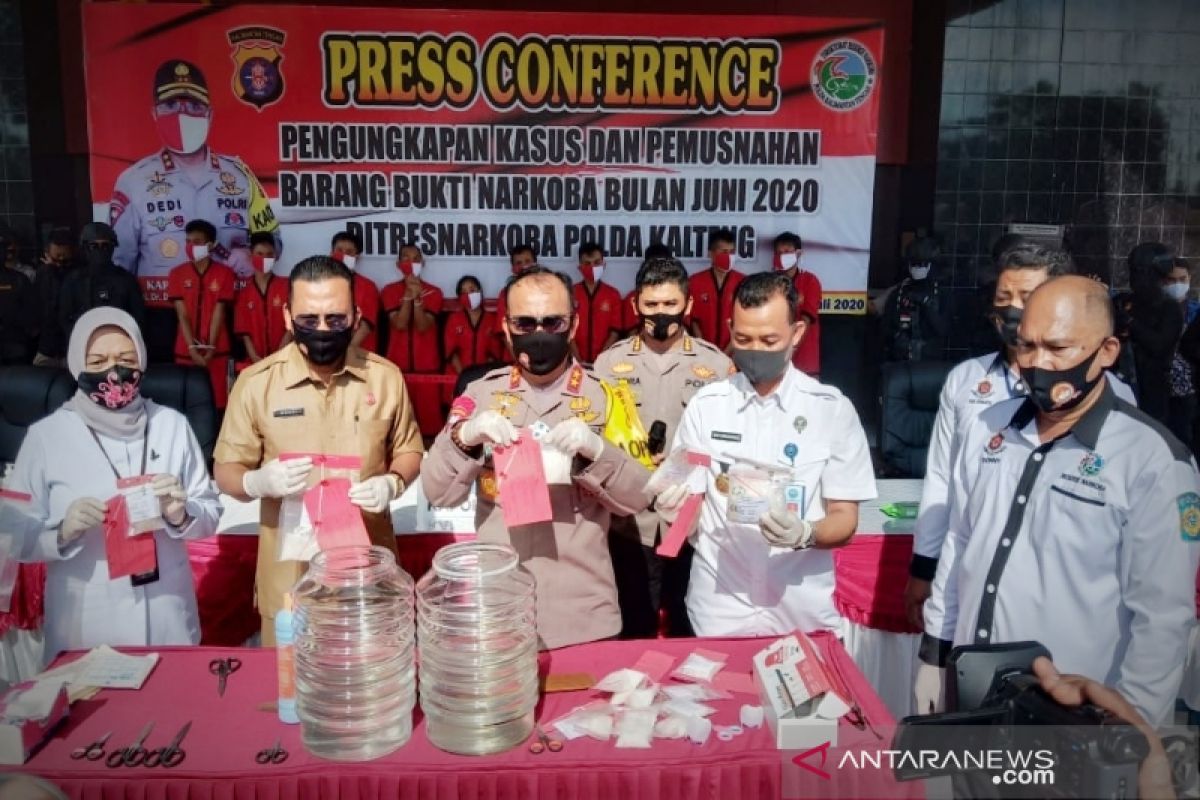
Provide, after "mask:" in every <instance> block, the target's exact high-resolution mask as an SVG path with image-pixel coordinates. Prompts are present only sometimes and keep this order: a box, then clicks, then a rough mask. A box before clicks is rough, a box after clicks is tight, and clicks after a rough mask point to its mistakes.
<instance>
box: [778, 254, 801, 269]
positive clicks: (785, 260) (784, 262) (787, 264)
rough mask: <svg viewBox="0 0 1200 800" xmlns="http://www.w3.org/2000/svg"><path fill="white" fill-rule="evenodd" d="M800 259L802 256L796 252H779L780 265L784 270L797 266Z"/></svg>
mask: <svg viewBox="0 0 1200 800" xmlns="http://www.w3.org/2000/svg"><path fill="white" fill-rule="evenodd" d="M799 260H800V256H798V255H796V254H795V253H780V254H779V266H780V268H781V269H783V270H784V271H787V270H789V269H791V268H792V267H794V266H796V263H797V262H798V261H799Z"/></svg>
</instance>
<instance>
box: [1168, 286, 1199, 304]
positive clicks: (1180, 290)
mask: <svg viewBox="0 0 1200 800" xmlns="http://www.w3.org/2000/svg"><path fill="white" fill-rule="evenodd" d="M1191 288H1192V287H1191V286H1190V285H1189V284H1186V283H1168V284H1167V285H1166V286H1164V287H1163V291H1164V292H1166V293H1167V297H1169V298H1171V299H1172V300H1174V301H1175V302H1177V303H1181V302H1183V301H1184V300H1185V299H1186V298H1187V296H1188V290H1189V289H1191Z"/></svg>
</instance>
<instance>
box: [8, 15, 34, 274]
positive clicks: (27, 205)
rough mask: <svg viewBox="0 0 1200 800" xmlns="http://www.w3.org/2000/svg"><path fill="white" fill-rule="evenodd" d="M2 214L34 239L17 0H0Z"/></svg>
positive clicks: (25, 238)
mask: <svg viewBox="0 0 1200 800" xmlns="http://www.w3.org/2000/svg"><path fill="white" fill-rule="evenodd" d="M0 218H2V219H6V220H7V221H8V222H9V224H10V225H12V226H13V228H14V229H15V230H16V231H17V234H18V235H19V236H20V237H21V239H22V240H23V242H24V243H25V244H26V245H27V246H28V245H30V244H31V243H32V242H33V241H34V204H33V182H32V178H31V175H30V159H29V117H28V113H27V108H26V91H25V49H24V44H23V42H22V35H21V10H20V7H19V5H18V3H16V2H15V0H0ZM22 255H23V256H24V258H25V260H28V259H29V257H30V253H28V252H26V253H23V254H22Z"/></svg>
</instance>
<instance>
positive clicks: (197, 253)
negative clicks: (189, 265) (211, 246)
mask: <svg viewBox="0 0 1200 800" xmlns="http://www.w3.org/2000/svg"><path fill="white" fill-rule="evenodd" d="M188 253H190V254H191V259H192V261H203V260H204V259H206V258H208V245H206V244H193V245H189V247H188Z"/></svg>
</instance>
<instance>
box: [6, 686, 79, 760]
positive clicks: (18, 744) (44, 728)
mask: <svg viewBox="0 0 1200 800" xmlns="http://www.w3.org/2000/svg"><path fill="white" fill-rule="evenodd" d="M32 686H33V683H32V682H27V683H22V684H18V685H17V686H15V687H13V688H12V689H10V690H9V693H8V694H7V695H5V696H4V697H3V698H0V764H3V765H6V766H17V765H20V764H24V763H25V762H26V761H28V760H29V758H30V756H32V755H33V754H34V753H36V752H37V751H38V749H40V748H41V746H42V745H43V744H45V742H46V740H47V739H49V738H50V734H51V733H52V732H53V731H54V729H55V728H57V727H58V726H59V724H60V723H62V721H63V720H65V719H66V718H67V714H68V713H69V712H70V706H71V704H70V702H69V701H68V700H67V687H66V684H63V685H61V686H59V688H58V694H57V696H56V697H55V698H54V703H53V705H52V706H51V708H50V712H49V713H48V714H47V715H46V716H45V717H42V718H40V719H19V718H18V719H9V718H8V717H7V716H4V708H6V707H7V701H8V700H10V699H11V698H14V697H15V696H16V695H17V694H19V693H20V692H22V691H24V690H26V689H29V688H31V687H32Z"/></svg>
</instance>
